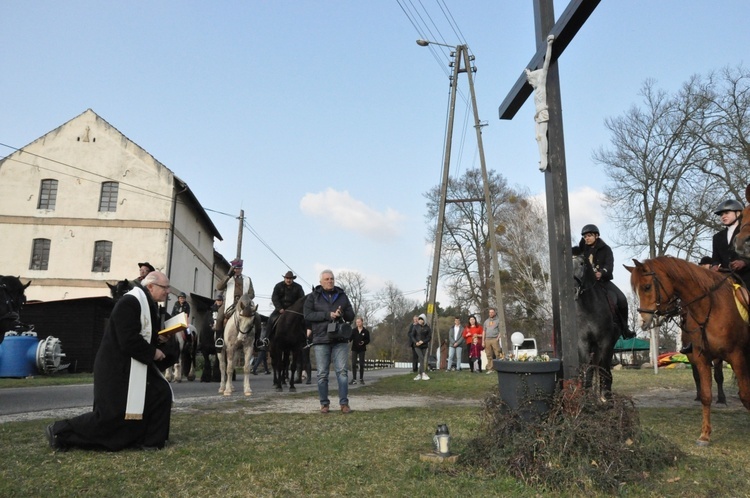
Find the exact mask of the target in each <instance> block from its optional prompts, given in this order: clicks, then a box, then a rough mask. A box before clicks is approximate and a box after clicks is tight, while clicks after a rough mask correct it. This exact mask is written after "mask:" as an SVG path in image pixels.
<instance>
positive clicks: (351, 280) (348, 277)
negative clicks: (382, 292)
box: [336, 271, 372, 323]
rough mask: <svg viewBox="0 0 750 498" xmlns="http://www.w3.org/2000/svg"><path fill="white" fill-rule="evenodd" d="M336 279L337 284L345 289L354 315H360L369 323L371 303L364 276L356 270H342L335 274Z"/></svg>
mask: <svg viewBox="0 0 750 498" xmlns="http://www.w3.org/2000/svg"><path fill="white" fill-rule="evenodd" d="M336 280H337V283H338V285H339V286H340V287H341V288H342V289H344V291H346V295H347V297H349V301H351V303H352V308H354V314H355V316H361V317H362V318H363V319H364V321H365V323H369V319H370V318H372V316H371V315H372V305H371V302H370V300H369V299H367V292H368V291H367V283H366V281H365V277H364V276H363V275H362V274H361V273H359V272H357V271H342V272H339V274H338V275H337V276H336Z"/></svg>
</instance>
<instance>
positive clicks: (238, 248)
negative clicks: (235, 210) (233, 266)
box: [237, 209, 245, 259]
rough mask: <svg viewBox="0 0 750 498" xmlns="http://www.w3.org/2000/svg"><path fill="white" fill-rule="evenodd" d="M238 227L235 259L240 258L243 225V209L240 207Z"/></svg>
mask: <svg viewBox="0 0 750 498" xmlns="http://www.w3.org/2000/svg"><path fill="white" fill-rule="evenodd" d="M239 220H240V228H239V232H238V233H237V259H240V258H242V229H243V228H244V226H245V210H244V209H240V217H239Z"/></svg>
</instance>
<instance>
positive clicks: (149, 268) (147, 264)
mask: <svg viewBox="0 0 750 498" xmlns="http://www.w3.org/2000/svg"><path fill="white" fill-rule="evenodd" d="M141 266H145V267H146V268H148V271H150V272H151V271H156V268H154V267H153V266H151V263H138V268H140V267H141Z"/></svg>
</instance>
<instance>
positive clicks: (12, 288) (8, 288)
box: [0, 275, 31, 343]
mask: <svg viewBox="0 0 750 498" xmlns="http://www.w3.org/2000/svg"><path fill="white" fill-rule="evenodd" d="M29 285H31V281H30V280H29V282H28V283H27V284H26V285H23V284H22V283H21V280H20V278H19V277H10V276H3V275H0V343H1V342H3V338H4V337H5V333H6V332H8V331H9V330H17V331H23V330H28V329H29V326H27V325H24V324H23V323H21V307H22V306H23V305H24V303H26V295H25V294H24V291H25V290H26V288H27V287H28V286H29Z"/></svg>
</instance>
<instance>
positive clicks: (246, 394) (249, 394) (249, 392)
mask: <svg viewBox="0 0 750 498" xmlns="http://www.w3.org/2000/svg"><path fill="white" fill-rule="evenodd" d="M252 395H253V392H252V391H248V392H246V393H245V396H252Z"/></svg>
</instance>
